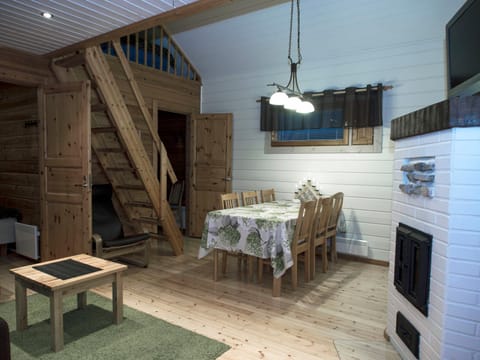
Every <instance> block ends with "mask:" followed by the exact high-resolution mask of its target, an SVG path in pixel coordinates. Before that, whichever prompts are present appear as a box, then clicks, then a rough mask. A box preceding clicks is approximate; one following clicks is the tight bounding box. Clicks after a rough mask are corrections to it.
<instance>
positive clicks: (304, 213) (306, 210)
mask: <svg viewBox="0 0 480 360" xmlns="http://www.w3.org/2000/svg"><path fill="white" fill-rule="evenodd" d="M316 206H317V201H316V200H312V201H307V202H302V203H301V205H300V210H299V211H298V218H297V222H296V224H295V232H294V234H293V240H292V255H294V256H295V255H296V253H297V245H298V244H300V243H304V242H306V243H307V244H309V243H310V240H311V236H312V226H313V221H314V217H315V208H316Z"/></svg>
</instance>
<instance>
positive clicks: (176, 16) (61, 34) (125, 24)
mask: <svg viewBox="0 0 480 360" xmlns="http://www.w3.org/2000/svg"><path fill="white" fill-rule="evenodd" d="M287 1H288V0H102V1H88V0H49V1H46V0H30V1H16V0H3V1H0V47H7V48H13V49H17V50H22V51H26V52H29V53H33V54H38V55H46V54H48V55H51V56H54V55H58V54H60V53H64V52H65V51H72V50H75V49H77V48H80V47H84V46H85V45H93V44H99V43H101V42H103V41H105V40H109V39H112V38H118V37H119V36H123V35H126V34H129V33H132V32H136V31H139V30H143V29H145V28H149V27H152V26H156V25H160V24H163V25H164V26H165V27H166V28H167V30H169V31H170V33H172V34H175V33H178V32H182V31H185V30H191V29H194V28H195V27H198V26H203V25H207V24H210V23H212V22H216V21H221V20H224V19H227V18H231V17H235V16H238V15H242V14H246V13H248V12H251V11H256V10H259V9H263V8H266V7H270V6H274V5H278V4H281V3H285V2H287ZM43 11H49V12H51V13H52V14H53V18H52V19H50V20H48V19H44V18H43V17H42V16H41V13H42V12H43Z"/></svg>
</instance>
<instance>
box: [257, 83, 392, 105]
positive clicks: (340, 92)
mask: <svg viewBox="0 0 480 360" xmlns="http://www.w3.org/2000/svg"><path fill="white" fill-rule="evenodd" d="M382 88H383V91H388V90H391V89H393V85H384V86H383V87H382ZM372 90H378V86H372ZM364 91H367V88H366V87H364V88H358V89H355V92H364ZM305 93H306V94H308V95H310V96H312V97H313V96H324V95H325V92H324V91H320V92H311V93H309V92H308V91H305V92H304V94H305ZM345 93H346V90H333V94H334V95H337V94H345ZM261 101H262V100H261V99H258V100H257V102H261Z"/></svg>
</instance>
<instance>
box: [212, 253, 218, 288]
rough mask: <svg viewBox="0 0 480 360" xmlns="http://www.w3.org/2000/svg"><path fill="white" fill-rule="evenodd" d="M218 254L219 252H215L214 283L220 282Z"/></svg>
mask: <svg viewBox="0 0 480 360" xmlns="http://www.w3.org/2000/svg"><path fill="white" fill-rule="evenodd" d="M218 253H219V250H217V249H214V250H213V281H218Z"/></svg>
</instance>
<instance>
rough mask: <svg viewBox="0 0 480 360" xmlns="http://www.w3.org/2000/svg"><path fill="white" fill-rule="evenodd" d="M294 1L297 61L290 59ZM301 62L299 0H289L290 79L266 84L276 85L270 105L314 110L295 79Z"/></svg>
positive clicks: (306, 110) (300, 110)
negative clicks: (283, 83) (285, 82)
mask: <svg viewBox="0 0 480 360" xmlns="http://www.w3.org/2000/svg"><path fill="white" fill-rule="evenodd" d="M294 3H296V5H297V6H296V10H297V62H294V61H293V59H292V29H293V8H294ZM301 62H302V54H301V52H300V0H291V6H290V37H289V42H288V63H289V64H290V79H289V80H288V84H287V85H286V86H283V85H280V84H277V83H272V84H268V85H267V86H276V87H277V91H276V92H275V93H274V94H273V95H272V96H271V97H270V101H269V102H270V104H271V105H283V107H284V108H285V109H289V110H295V111H296V112H298V113H301V114H308V113H311V112H313V111H315V108H314V107H313V104H312V103H311V102H310V101H308V100H306V99H305V97H304V95H303V94H302V92H301V91H300V87H299V86H298V80H297V68H298V66H299V65H300V63H301Z"/></svg>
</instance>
